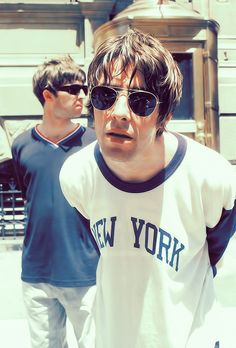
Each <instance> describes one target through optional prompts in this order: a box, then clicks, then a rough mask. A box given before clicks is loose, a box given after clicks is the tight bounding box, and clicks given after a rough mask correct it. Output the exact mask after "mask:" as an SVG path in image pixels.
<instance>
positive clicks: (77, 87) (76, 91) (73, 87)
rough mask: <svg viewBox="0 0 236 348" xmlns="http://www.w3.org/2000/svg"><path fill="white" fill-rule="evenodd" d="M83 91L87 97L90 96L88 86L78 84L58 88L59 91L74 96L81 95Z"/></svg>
mask: <svg viewBox="0 0 236 348" xmlns="http://www.w3.org/2000/svg"><path fill="white" fill-rule="evenodd" d="M81 90H82V91H83V92H84V94H85V95H88V86H85V85H79V84H78V83H75V84H72V85H66V86H62V87H58V88H57V91H63V92H67V93H69V94H73V95H77V94H79V93H80V91H81Z"/></svg>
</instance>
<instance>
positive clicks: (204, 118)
mask: <svg viewBox="0 0 236 348" xmlns="http://www.w3.org/2000/svg"><path fill="white" fill-rule="evenodd" d="M235 18H236V0H176V1H171V0H169V1H167V0H103V1H102V0H101V1H100V0H88V1H85V0H80V1H79V0H74V1H73V0H67V1H66V0H52V1H50V0H44V1H43V0H42V1H34V0H25V1H20V2H19V1H14V0H8V1H3V0H1V1H0V43H1V44H0V238H1V237H2V238H5V237H7V236H12V237H13V238H15V237H17V236H18V235H22V234H23V227H24V222H25V219H26V214H25V212H24V204H23V200H22V197H21V193H20V190H19V187H17V184H16V179H15V173H14V168H13V165H12V161H11V151H10V146H11V143H12V141H13V140H14V138H15V137H16V136H17V135H18V134H20V133H21V132H23V131H24V130H26V129H28V128H30V127H32V126H34V125H35V124H36V123H39V122H40V119H41V116H42V108H41V105H40V104H39V102H38V101H37V99H36V97H35V96H34V95H33V92H32V82H31V81H32V75H33V73H34V71H35V69H36V67H37V65H39V64H41V63H42V62H43V61H45V60H47V59H49V58H50V57H55V56H60V55H64V54H70V55H71V56H72V57H73V58H74V59H75V60H76V62H77V63H79V64H80V65H81V66H82V67H83V68H84V70H85V71H87V68H88V65H89V63H90V61H91V59H92V57H93V54H94V50H96V48H97V46H98V45H99V44H100V43H101V42H102V41H103V40H104V39H105V38H106V37H108V36H111V35H117V34H120V33H124V32H126V31H127V29H128V27H136V28H139V29H141V30H143V31H146V32H150V33H152V34H153V35H155V36H157V37H158V38H159V39H160V40H161V41H162V42H163V44H164V45H165V46H166V47H167V48H168V49H169V50H170V51H171V52H172V54H173V56H174V58H175V59H176V61H177V62H178V64H179V66H180V69H181V71H182V73H183V75H184V89H183V98H182V101H181V103H180V105H179V106H178V108H177V110H176V111H175V113H174V117H173V120H172V121H171V122H170V125H169V128H170V129H171V130H176V131H178V132H181V133H183V134H186V135H187V136H190V137H192V138H194V139H196V140H197V141H199V142H201V143H202V144H204V145H206V146H209V147H211V148H213V149H215V150H217V151H219V152H221V153H222V154H223V156H225V157H226V159H228V160H229V161H231V163H232V164H233V165H236V140H235V139H236V26H235V25H234V19H235ZM82 122H84V123H87V124H88V125H90V126H92V119H91V118H90V117H89V115H88V114H87V110H86V108H84V111H83V115H82Z"/></svg>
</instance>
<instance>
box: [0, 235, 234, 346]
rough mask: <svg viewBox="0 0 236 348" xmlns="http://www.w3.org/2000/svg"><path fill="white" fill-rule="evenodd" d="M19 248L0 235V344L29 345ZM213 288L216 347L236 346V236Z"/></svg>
mask: <svg viewBox="0 0 236 348" xmlns="http://www.w3.org/2000/svg"><path fill="white" fill-rule="evenodd" d="M21 250H22V239H17V240H14V239H12V240H9V239H8V240H1V239H0V348H30V347H31V346H30V338H29V331H28V327H27V322H26V315H25V310H24V305H23V301H22V296H21V280H20V270H21ZM215 288H216V296H217V299H218V303H219V311H220V312H221V314H222V316H221V318H222V325H221V331H222V342H221V344H220V348H236V330H235V324H236V236H235V237H233V238H232V239H231V241H230V243H229V246H228V248H227V250H226V252H225V256H224V259H223V260H222V262H221V266H220V268H219V269H218V274H217V277H216V278H215ZM67 329H68V331H67V332H68V344H69V348H77V345H76V341H75V338H74V334H73V330H72V327H71V326H70V323H69V322H68V324H67ZM111 348H112V347H111ZM127 348H132V347H127ZM173 348H175V347H173ZM199 348H208V347H199ZM209 348H210V347H209Z"/></svg>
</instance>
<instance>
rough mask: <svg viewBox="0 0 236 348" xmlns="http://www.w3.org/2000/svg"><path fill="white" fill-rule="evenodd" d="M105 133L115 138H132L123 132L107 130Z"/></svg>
mask: <svg viewBox="0 0 236 348" xmlns="http://www.w3.org/2000/svg"><path fill="white" fill-rule="evenodd" d="M106 135H107V136H109V137H113V138H117V139H126V140H130V139H132V137H131V136H130V135H129V134H127V133H125V132H107V133H106Z"/></svg>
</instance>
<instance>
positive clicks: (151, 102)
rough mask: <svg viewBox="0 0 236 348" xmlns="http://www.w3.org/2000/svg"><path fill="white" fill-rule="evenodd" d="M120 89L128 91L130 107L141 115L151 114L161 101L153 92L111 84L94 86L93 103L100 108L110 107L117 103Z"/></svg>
mask: <svg viewBox="0 0 236 348" xmlns="http://www.w3.org/2000/svg"><path fill="white" fill-rule="evenodd" d="M120 91H127V92H128V104H129V107H130V109H131V110H132V111H133V112H134V113H135V114H136V115H138V116H140V117H146V116H150V115H151V113H152V112H153V111H154V109H155V107H156V105H157V104H159V103H160V102H159V101H158V99H157V97H156V96H155V95H154V94H153V93H151V92H147V91H142V90H127V89H125V88H119V87H109V86H95V87H93V88H92V89H91V92H90V97H91V103H92V105H93V107H95V108H96V109H98V110H107V109H110V108H111V107H112V106H113V105H114V104H115V102H116V100H117V97H118V95H119V92H120Z"/></svg>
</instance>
